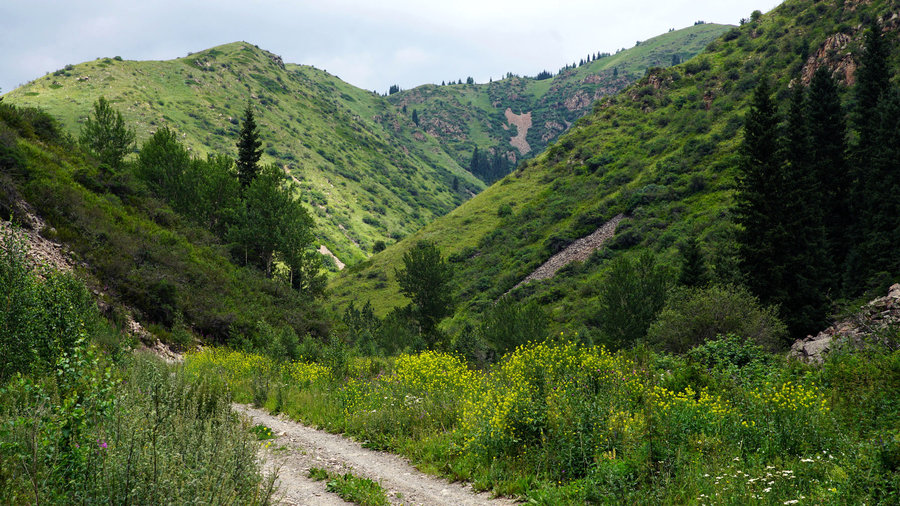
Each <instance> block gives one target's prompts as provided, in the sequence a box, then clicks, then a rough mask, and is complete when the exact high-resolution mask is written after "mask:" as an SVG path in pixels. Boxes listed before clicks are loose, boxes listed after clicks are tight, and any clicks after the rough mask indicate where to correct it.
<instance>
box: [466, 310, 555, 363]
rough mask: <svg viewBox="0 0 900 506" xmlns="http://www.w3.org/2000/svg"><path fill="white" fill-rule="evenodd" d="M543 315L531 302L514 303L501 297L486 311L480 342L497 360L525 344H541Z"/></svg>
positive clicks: (545, 326) (545, 324)
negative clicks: (494, 354) (489, 348)
mask: <svg viewBox="0 0 900 506" xmlns="http://www.w3.org/2000/svg"><path fill="white" fill-rule="evenodd" d="M547 321H548V318H547V315H546V313H544V311H543V310H542V309H541V307H540V306H539V305H538V304H537V303H536V302H535V301H531V302H529V303H527V304H523V303H521V302H517V301H515V300H513V299H512V298H511V297H508V296H507V297H502V298H501V299H500V300H498V301H497V303H496V304H494V305H493V306H491V307H490V308H488V310H487V311H486V312H485V314H484V318H483V319H482V322H481V328H480V331H481V332H480V333H481V338H482V340H483V341H484V342H485V343H487V344H488V345H490V347H491V349H493V350H494V352H495V353H496V354H497V356H500V355H503V354H504V353H507V352H509V351H512V350H514V349H515V348H516V347H517V346H519V345H522V344H525V343H528V342H539V341H543V340H544V339H545V338H546V337H547Z"/></svg>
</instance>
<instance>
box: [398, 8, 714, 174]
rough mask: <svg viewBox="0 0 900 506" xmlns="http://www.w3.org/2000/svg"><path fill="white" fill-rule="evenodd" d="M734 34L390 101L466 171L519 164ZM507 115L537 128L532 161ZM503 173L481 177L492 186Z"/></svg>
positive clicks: (707, 34)
mask: <svg viewBox="0 0 900 506" xmlns="http://www.w3.org/2000/svg"><path fill="white" fill-rule="evenodd" d="M729 28H730V27H729V26H727V25H716V24H703V25H696V26H691V27H687V28H684V29H682V30H676V31H672V32H669V33H665V34H662V35H660V36H658V37H653V38H652V39H648V40H646V41H644V42H642V43H641V44H640V45H639V46H635V47H632V48H629V49H624V50H622V51H618V52H616V54H614V55H603V56H602V57H601V58H598V59H595V60H593V61H591V62H588V63H586V64H584V65H581V66H578V67H575V68H571V67H570V68H566V69H563V70H561V71H560V72H559V73H558V74H556V75H554V76H552V77H549V78H547V79H535V78H528V77H519V76H512V75H511V76H507V77H506V78H504V79H499V80H494V81H492V82H490V83H482V84H465V85H462V84H459V85H448V86H434V85H423V86H418V87H415V88H412V89H409V90H402V91H400V92H398V93H394V94H392V95H390V96H389V97H388V100H389V101H390V102H391V103H393V104H394V105H397V106H400V107H408V108H412V112H411V113H410V119H411V121H412V122H413V123H414V124H415V125H416V126H418V127H421V128H422V129H424V130H426V131H427V132H429V133H431V134H433V135H436V136H437V139H438V141H439V142H440V143H441V145H442V147H443V148H444V149H445V150H446V151H447V152H448V153H450V154H451V155H452V156H453V157H454V158H455V159H456V161H457V162H458V163H460V164H461V165H463V166H466V167H468V166H469V163H470V161H471V160H472V159H473V158H474V156H473V151H475V150H479V151H480V152H481V153H482V154H485V153H493V155H492V157H493V156H497V157H498V158H499V157H501V156H502V157H503V158H506V157H507V156H509V155H512V158H513V159H514V160H521V159H523V158H530V157H532V156H534V155H535V154H538V153H540V152H541V151H543V149H544V148H545V147H547V145H548V143H550V142H552V141H553V140H555V139H556V138H557V137H558V136H559V135H560V134H562V133H563V132H564V131H565V130H566V129H567V128H568V125H570V124H572V123H574V122H575V121H576V120H578V119H579V118H581V117H582V116H584V115H585V114H588V113H589V112H590V111H591V105H592V103H593V101H594V100H595V99H596V98H598V97H603V96H607V95H614V94H615V93H618V92H619V91H621V90H622V89H624V88H626V87H627V86H628V85H630V84H632V83H634V82H635V81H637V80H639V79H640V78H641V77H643V76H644V74H645V73H646V72H647V69H649V68H654V67H666V66H669V65H670V64H671V63H672V56H673V55H677V56H679V58H681V59H683V60H688V59H690V58H691V57H693V56H694V55H696V54H697V53H699V52H701V51H702V50H703V48H704V47H705V46H706V45H707V44H708V43H710V42H711V41H713V40H714V39H715V38H716V37H718V36H719V35H721V34H722V33H723V32H724V31H726V30H728V29H729ZM563 63H566V62H560V65H562V64H563ZM507 108H510V109H511V110H512V112H513V113H515V114H526V113H531V118H532V126H531V128H529V130H528V132H527V135H526V140H527V142H528V144H529V146H530V148H531V151H530V152H528V153H523V152H521V151H520V150H519V149H518V148H516V147H513V146H512V145H511V144H510V139H511V138H512V137H514V136H515V135H516V133H517V128H516V127H514V126H511V125H509V124H508V122H507V118H506V116H505V114H504V113H505V111H506V109H507ZM504 127H505V128H504ZM512 165H513V166H514V164H512ZM506 171H508V169H506V170H505V171H504V172H503V173H501V174H493V173H490V172H489V173H488V174H484V173H480V174H479V173H477V172H476V174H477V175H479V176H480V177H481V178H482V179H483V180H485V181H487V182H493V181H494V180H495V179H498V178H499V177H502V176H503V175H505V173H506Z"/></svg>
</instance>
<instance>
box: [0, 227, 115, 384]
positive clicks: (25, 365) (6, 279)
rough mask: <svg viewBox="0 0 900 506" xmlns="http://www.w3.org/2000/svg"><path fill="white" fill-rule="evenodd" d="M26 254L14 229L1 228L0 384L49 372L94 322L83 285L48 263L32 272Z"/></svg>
mask: <svg viewBox="0 0 900 506" xmlns="http://www.w3.org/2000/svg"><path fill="white" fill-rule="evenodd" d="M13 230H16V229H13ZM17 232H19V233H22V234H24V232H21V231H17ZM27 253H28V249H27V246H26V245H25V243H24V240H23V239H22V238H21V237H17V235H16V233H14V232H13V231H12V230H5V231H2V232H0V382H2V381H5V380H7V379H9V378H10V377H11V376H12V375H13V374H16V373H24V374H27V373H31V372H36V373H41V372H47V371H49V370H52V369H53V368H54V367H55V366H56V365H57V361H58V360H63V359H64V357H65V354H66V353H68V352H69V351H70V350H71V349H72V348H73V347H74V346H75V343H76V341H78V340H79V339H83V336H84V334H85V332H87V331H88V330H93V329H94V328H95V327H96V324H97V318H98V315H97V310H96V307H95V305H94V303H93V301H92V299H91V296H90V294H89V293H88V292H87V290H86V289H85V288H84V285H83V284H81V283H80V282H78V281H77V280H76V279H75V278H74V277H72V276H71V275H69V274H63V273H59V272H55V271H51V270H50V269H48V268H46V267H39V268H38V270H37V271H35V270H33V267H32V266H30V265H29V261H28V259H27V258H26V255H27ZM36 272H39V273H41V274H42V276H43V279H39V278H38V277H37V275H36Z"/></svg>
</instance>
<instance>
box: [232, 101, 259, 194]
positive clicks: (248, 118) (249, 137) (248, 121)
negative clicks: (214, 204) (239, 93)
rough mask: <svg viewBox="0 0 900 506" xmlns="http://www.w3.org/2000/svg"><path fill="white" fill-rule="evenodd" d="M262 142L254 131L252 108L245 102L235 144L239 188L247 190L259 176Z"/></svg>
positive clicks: (254, 123)
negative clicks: (238, 135) (239, 131)
mask: <svg viewBox="0 0 900 506" xmlns="http://www.w3.org/2000/svg"><path fill="white" fill-rule="evenodd" d="M261 146H262V141H261V140H259V133H258V132H257V131H256V120H254V119H253V107H252V106H251V104H250V102H247V109H245V110H244V124H243V125H242V126H241V135H240V138H239V139H238V142H237V148H238V157H237V173H238V180H239V181H240V182H241V188H247V187H248V186H250V183H252V182H253V180H254V179H256V176H257V174H259V159H260V157H261V156H262V148H261Z"/></svg>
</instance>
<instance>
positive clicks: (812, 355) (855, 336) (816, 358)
mask: <svg viewBox="0 0 900 506" xmlns="http://www.w3.org/2000/svg"><path fill="white" fill-rule="evenodd" d="M898 324H900V283H898V284H895V285H893V286H891V288H890V291H889V292H888V294H887V296H886V297H879V298H877V299H875V300H873V301H871V302H869V303H868V304H866V305H865V306H863V307H862V309H860V310H859V312H857V313H856V314H855V315H853V316H851V317H849V318H846V319H844V320H841V321H839V322H837V323H835V324H834V325H832V326H831V327H828V328H827V329H825V330H823V331H822V332H819V333H818V334H817V335H815V336H807V337H806V338H805V339H800V340H797V341H796V342H795V343H794V345H793V346H791V351H790V356H791V357H793V358H796V359H799V360H803V361H805V362H810V363H815V364H821V363H822V362H824V361H825V357H826V356H827V355H828V352H830V351H831V350H832V349H833V348H834V346H836V345H837V344H838V342H841V343H846V344H849V345H851V346H856V347H862V346H864V345H865V344H866V343H867V342H870V340H871V339H872V338H873V337H877V334H878V331H879V330H883V329H885V328H886V327H888V326H890V325H898Z"/></svg>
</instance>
